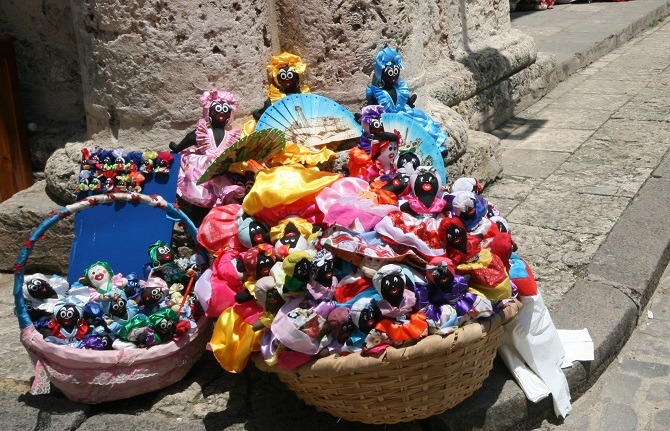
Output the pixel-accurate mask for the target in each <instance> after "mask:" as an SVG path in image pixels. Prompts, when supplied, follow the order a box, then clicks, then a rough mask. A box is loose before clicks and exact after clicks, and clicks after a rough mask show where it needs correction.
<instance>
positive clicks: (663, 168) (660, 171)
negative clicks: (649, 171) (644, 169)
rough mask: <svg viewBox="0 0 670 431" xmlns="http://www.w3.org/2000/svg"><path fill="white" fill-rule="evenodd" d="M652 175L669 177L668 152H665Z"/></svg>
mask: <svg viewBox="0 0 670 431" xmlns="http://www.w3.org/2000/svg"><path fill="white" fill-rule="evenodd" d="M653 176H655V177H661V178H666V179H670V152H667V153H665V157H663V160H662V161H661V163H660V164H659V165H658V167H657V168H656V170H655V171H654V173H653Z"/></svg>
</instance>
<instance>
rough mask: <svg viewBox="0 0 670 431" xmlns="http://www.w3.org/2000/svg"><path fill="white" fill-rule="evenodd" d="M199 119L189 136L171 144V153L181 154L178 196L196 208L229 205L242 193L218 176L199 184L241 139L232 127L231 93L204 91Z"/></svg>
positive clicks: (234, 101) (225, 177) (233, 111)
mask: <svg viewBox="0 0 670 431" xmlns="http://www.w3.org/2000/svg"><path fill="white" fill-rule="evenodd" d="M200 104H201V106H202V109H203V111H202V118H200V119H199V120H198V122H197V124H196V127H195V130H193V131H191V132H189V133H188V134H187V135H186V137H184V139H182V141H181V142H180V143H179V144H176V143H174V142H170V150H171V151H173V152H175V153H176V152H180V153H181V165H180V167H179V176H178V178H177V195H178V196H179V197H180V198H181V199H183V200H185V201H186V202H188V203H190V204H192V205H195V206H196V207H199V208H212V207H213V206H215V205H221V204H227V203H231V199H232V200H234V199H236V198H237V197H238V196H239V193H238V192H239V191H240V190H243V189H240V187H238V186H235V185H234V184H233V183H232V181H231V180H230V179H229V178H228V177H227V176H226V175H221V176H218V177H216V178H213V179H211V180H210V181H207V182H205V183H203V184H198V180H199V179H200V177H201V176H202V175H203V174H204V173H205V171H206V170H207V168H208V167H209V166H210V165H211V164H212V162H213V161H214V160H215V159H216V158H217V157H218V156H219V155H220V154H221V153H222V152H223V151H224V150H225V149H226V148H228V147H230V146H231V145H232V144H233V143H234V142H235V141H237V140H239V139H240V130H238V129H232V128H231V127H230V126H231V123H232V121H233V118H234V114H235V110H236V109H237V99H236V98H235V95H234V94H233V93H230V92H227V91H221V90H208V91H204V92H203V93H202V95H201V96H200Z"/></svg>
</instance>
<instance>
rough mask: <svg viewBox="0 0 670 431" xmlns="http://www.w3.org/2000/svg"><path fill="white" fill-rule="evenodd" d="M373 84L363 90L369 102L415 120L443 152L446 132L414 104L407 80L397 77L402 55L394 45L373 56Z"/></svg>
mask: <svg viewBox="0 0 670 431" xmlns="http://www.w3.org/2000/svg"><path fill="white" fill-rule="evenodd" d="M373 67H374V76H373V79H372V85H370V86H369V87H368V88H367V89H366V90H365V98H366V99H367V102H368V104H370V105H382V106H383V107H384V110H385V111H386V112H397V113H401V114H404V115H407V116H408V117H409V118H411V119H412V120H414V121H416V122H418V123H419V124H421V125H422V126H423V128H424V129H425V130H426V131H427V132H428V133H429V134H430V136H432V137H433V138H434V139H435V141H436V142H437V145H438V146H439V147H440V151H441V152H442V153H443V154H445V152H446V150H447V148H446V140H447V134H446V132H444V131H442V130H441V129H440V125H439V124H438V123H436V122H435V121H434V120H433V119H432V118H430V117H429V116H428V114H426V113H425V112H423V111H421V110H420V109H417V108H415V107H414V102H415V100H416V94H415V95H410V91H409V87H408V86H407V83H406V82H405V81H403V80H402V79H400V70H401V69H402V68H403V64H402V57H401V56H400V54H398V52H397V51H396V50H395V49H393V48H384V49H382V50H381V51H380V52H379V54H377V57H376V59H375V64H374V66H373Z"/></svg>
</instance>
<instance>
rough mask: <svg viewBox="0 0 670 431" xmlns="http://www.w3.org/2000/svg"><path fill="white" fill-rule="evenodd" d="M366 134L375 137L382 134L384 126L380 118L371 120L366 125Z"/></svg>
mask: <svg viewBox="0 0 670 431" xmlns="http://www.w3.org/2000/svg"><path fill="white" fill-rule="evenodd" d="M367 129H368V130H367V132H368V133H370V134H371V135H377V134H379V133H382V132H384V124H383V123H382V119H381V118H373V119H372V120H370V123H369V124H367Z"/></svg>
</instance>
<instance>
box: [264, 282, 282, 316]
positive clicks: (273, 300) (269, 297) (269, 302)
mask: <svg viewBox="0 0 670 431" xmlns="http://www.w3.org/2000/svg"><path fill="white" fill-rule="evenodd" d="M285 303H286V301H284V298H282V297H281V295H280V294H279V291H278V290H277V288H276V287H273V288H272V289H270V290H268V291H267V294H266V296H265V307H264V308H265V309H266V310H267V311H269V312H270V313H272V314H277V312H278V311H279V309H280V308H281V307H282V305H284V304H285Z"/></svg>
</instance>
